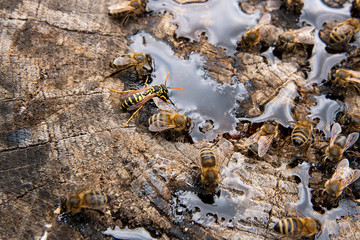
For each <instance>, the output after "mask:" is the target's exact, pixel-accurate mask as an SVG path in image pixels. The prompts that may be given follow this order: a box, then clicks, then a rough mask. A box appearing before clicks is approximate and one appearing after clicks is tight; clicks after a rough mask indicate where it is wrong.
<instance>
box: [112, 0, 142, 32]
mask: <svg viewBox="0 0 360 240" xmlns="http://www.w3.org/2000/svg"><path fill="white" fill-rule="evenodd" d="M146 5H147V1H146V0H131V1H125V0H120V1H119V2H117V3H116V4H113V5H111V6H109V15H110V16H112V17H123V16H124V19H123V21H122V23H121V27H123V25H124V24H125V22H126V20H127V19H128V17H129V16H131V15H132V16H138V15H141V14H143V13H145V12H146Z"/></svg>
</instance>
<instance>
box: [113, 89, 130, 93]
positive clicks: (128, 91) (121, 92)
mask: <svg viewBox="0 0 360 240" xmlns="http://www.w3.org/2000/svg"><path fill="white" fill-rule="evenodd" d="M108 89H109V90H110V91H113V92H116V93H127V92H131V91H134V90H127V91H117V90H114V89H112V88H108Z"/></svg>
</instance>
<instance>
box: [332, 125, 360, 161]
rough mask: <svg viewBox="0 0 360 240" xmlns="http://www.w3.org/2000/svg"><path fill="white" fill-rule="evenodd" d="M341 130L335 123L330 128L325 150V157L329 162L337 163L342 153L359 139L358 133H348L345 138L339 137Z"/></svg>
mask: <svg viewBox="0 0 360 240" xmlns="http://www.w3.org/2000/svg"><path fill="white" fill-rule="evenodd" d="M341 131H342V129H341V126H340V124H339V123H335V124H334V125H333V126H332V128H331V133H330V144H329V146H328V147H327V148H326V149H325V156H326V158H329V159H330V160H335V161H339V160H340V159H341V158H342V155H343V153H344V152H345V151H346V150H347V149H349V148H350V147H351V146H352V145H354V144H355V142H356V141H357V139H358V137H359V133H357V132H353V133H350V134H349V135H348V136H347V137H346V136H343V135H339V134H340V133H341Z"/></svg>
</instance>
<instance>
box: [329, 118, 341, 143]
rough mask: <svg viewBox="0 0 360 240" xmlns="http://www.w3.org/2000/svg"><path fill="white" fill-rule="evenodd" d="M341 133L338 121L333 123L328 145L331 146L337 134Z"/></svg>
mask: <svg viewBox="0 0 360 240" xmlns="http://www.w3.org/2000/svg"><path fill="white" fill-rule="evenodd" d="M340 133H341V126H340V124H339V123H335V124H334V125H333V126H332V128H331V134H330V146H332V145H333V144H334V142H335V140H336V138H337V136H338V135H339V134H340Z"/></svg>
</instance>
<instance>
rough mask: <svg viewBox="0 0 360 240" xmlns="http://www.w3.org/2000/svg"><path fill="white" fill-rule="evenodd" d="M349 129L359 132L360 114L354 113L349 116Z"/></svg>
mask: <svg viewBox="0 0 360 240" xmlns="http://www.w3.org/2000/svg"><path fill="white" fill-rule="evenodd" d="M349 127H350V129H352V130H354V131H360V114H358V113H354V114H350V115H349Z"/></svg>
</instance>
